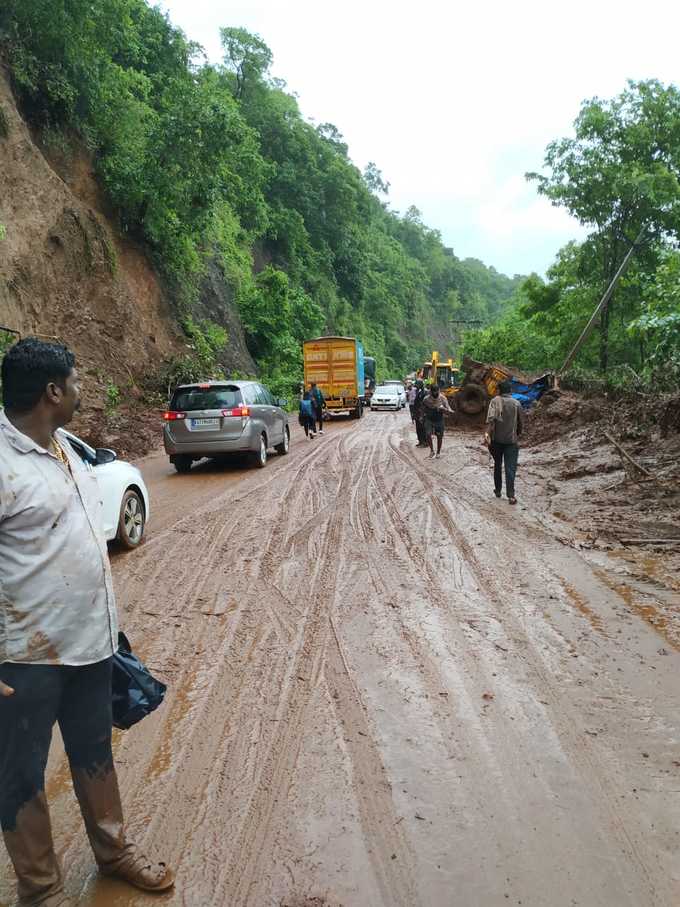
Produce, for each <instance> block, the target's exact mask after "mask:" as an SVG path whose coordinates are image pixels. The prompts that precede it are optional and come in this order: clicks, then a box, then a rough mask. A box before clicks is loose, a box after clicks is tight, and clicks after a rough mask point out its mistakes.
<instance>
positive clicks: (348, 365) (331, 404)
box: [302, 337, 365, 419]
mask: <svg viewBox="0 0 680 907" xmlns="http://www.w3.org/2000/svg"><path fill="white" fill-rule="evenodd" d="M302 356H303V363H304V375H305V387H309V385H310V384H311V382H312V381H314V382H316V384H317V386H318V387H319V388H320V389H321V391H322V393H323V395H324V397H325V399H326V406H327V408H328V412H329V413H332V414H337V413H342V412H346V413H349V415H350V418H352V419H360V418H361V416H362V415H363V411H364V395H365V374H364V348H363V346H362V344H361V341H360V340H357V339H356V337H315V338H313V339H312V340H305V342H304V343H303V344H302Z"/></svg>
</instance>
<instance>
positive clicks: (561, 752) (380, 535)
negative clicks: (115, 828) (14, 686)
mask: <svg viewBox="0 0 680 907" xmlns="http://www.w3.org/2000/svg"><path fill="white" fill-rule="evenodd" d="M414 440H415V439H414V435H413V433H412V431H411V427H410V423H409V422H408V417H407V416H405V415H404V414H399V415H388V414H383V413H367V414H366V416H365V417H364V418H363V419H362V420H361V421H360V422H358V423H357V422H349V423H343V424H340V423H338V424H333V425H331V426H330V427H329V428H328V430H327V431H326V432H325V434H324V436H323V437H317V439H316V440H315V441H313V442H308V441H306V440H305V439H304V438H303V437H301V436H300V434H298V432H297V426H296V431H295V435H294V439H293V444H292V445H291V453H290V455H289V456H286V457H280V456H278V457H277V456H273V457H272V459H271V460H270V462H269V465H268V467H267V468H266V469H265V470H254V469H248V468H243V467H242V466H227V467H219V466H216V465H213V464H202V465H199V466H197V467H195V468H194V469H193V470H192V472H191V474H189V475H187V476H179V475H176V474H175V473H174V471H173V470H172V468H171V467H170V466H169V465H168V463H167V461H166V459H165V457H163V456H161V455H157V456H153V457H150V458H147V459H146V460H144V461H142V463H141V466H142V469H143V471H144V473H145V476H146V478H147V481H148V483H149V486H150V492H151V499H152V507H153V513H152V520H151V523H150V525H149V529H148V536H147V539H146V542H145V543H144V545H143V546H142V547H141V548H140V549H139V550H137V551H135V552H132V553H116V554H114V556H113V559H112V560H113V569H114V579H115V582H116V589H117V593H118V599H119V610H120V616H121V625H122V626H123V628H124V629H125V630H126V632H127V633H128V635H129V636H130V638H131V640H132V642H133V645H134V646H135V648H136V650H137V651H138V652H139V654H140V655H141V656H142V657H143V658H144V659H145V660H146V661H147V663H148V664H149V666H150V667H151V668H152V670H153V671H154V672H155V673H157V674H158V676H159V677H161V678H162V679H164V680H165V681H166V682H167V683H168V685H169V690H168V695H167V698H166V701H165V703H164V704H163V706H162V707H161V708H160V709H159V710H158V711H157V712H156V713H154V714H153V715H152V716H151V717H149V718H147V719H146V720H145V721H143V722H142V723H141V724H139V725H137V726H136V727H135V728H133V729H132V730H130V731H128V732H125V733H120V732H116V738H115V754H116V760H117V765H118V770H119V777H120V781H121V787H122V790H123V795H124V800H125V805H126V810H127V814H128V818H129V826H130V831H131V833H132V835H133V836H134V837H135V838H136V839H137V840H139V841H140V842H141V843H143V844H144V846H145V847H146V848H147V849H148V850H149V851H150V852H152V853H153V854H155V855H156V856H158V857H160V858H161V859H166V860H167V861H169V862H171V863H172V864H174V865H175V866H176V867H177V887H176V889H175V891H174V892H173V893H171V894H170V895H168V896H162V897H160V898H159V897H152V896H148V895H144V894H142V893H138V892H135V891H134V890H132V889H130V888H128V887H127V886H125V885H123V884H122V883H118V882H115V881H111V880H102V879H99V877H98V876H97V874H96V872H95V870H94V866H93V860H92V856H91V853H90V851H89V849H88V846H87V843H86V839H85V834H84V831H83V829H82V825H81V822H80V818H79V814H78V811H77V807H76V805H75V801H74V798H73V793H72V790H71V786H70V779H69V775H68V771H67V769H66V767H65V763H64V759H63V752H62V750H61V746H60V744H59V743H57V744H56V745H55V746H54V747H53V753H52V757H51V760H50V771H49V785H48V793H49V796H50V798H51V802H52V817H53V826H54V829H55V840H56V843H57V848H58V851H59V853H60V855H61V857H62V858H63V860H64V863H65V867H66V885H67V890H68V891H69V892H70V893H71V894H72V895H73V896H74V897H75V898H76V899H77V903H79V904H83V905H88V907H146V905H151V904H164V905H187V907H211V905H215V907H246V905H248V907H415V905H418V907H421V905H422V907H454V905H456V907H494V905H506V904H522V905H525V907H571V905H582V907H605V905H606V907H647V905H650V907H652V905H669V907H670V905H677V904H679V903H680V834H679V832H680V708H679V706H680V681H679V679H678V678H679V676H680V671H679V669H680V651H679V650H680V633H678V626H679V620H678V616H679V615H680V596H679V594H678V589H677V587H676V588H673V585H672V584H671V585H669V584H667V583H665V582H662V581H661V580H659V579H655V578H654V577H653V576H652V575H651V573H650V575H649V576H647V577H645V578H643V579H644V582H643V581H642V580H640V581H639V582H638V583H637V585H636V583H635V581H634V580H633V579H631V578H630V577H629V576H628V573H627V572H626V571H627V569H628V568H627V566H626V564H625V563H623V561H622V560H621V559H618V558H616V557H614V556H611V555H606V554H603V553H598V554H597V555H593V554H589V553H587V552H580V551H578V550H575V549H574V548H572V547H570V546H569V545H568V544H565V538H564V531H562V532H561V533H557V532H556V531H555V529H554V526H553V525H552V524H551V523H550V522H549V521H548V520H547V519H546V518H545V515H544V514H543V513H542V512H541V506H540V501H541V495H540V488H538V487H537V486H536V485H535V482H536V479H535V478H531V479H530V480H529V479H526V480H525V482H524V483H522V474H521V465H520V484H519V489H518V493H519V494H520V495H521V498H522V502H524V503H521V505H520V506H519V507H517V508H512V507H510V506H509V505H508V504H507V502H506V501H505V500H500V501H497V500H496V499H495V498H494V496H493V493H492V486H491V476H490V472H489V465H488V462H487V459H486V458H485V456H484V455H483V452H482V450H481V448H480V447H479V445H478V444H477V439H476V438H472V437H471V436H469V435H447V436H446V439H445V450H444V456H443V457H442V459H441V460H439V461H432V462H427V461H426V460H425V459H424V456H423V452H422V451H420V450H416V448H415V447H414ZM532 483H533V484H532ZM645 596H646V597H645ZM655 603H656V604H655ZM645 607H648V608H651V609H652V610H651V611H650V612H645V610H644V608H645ZM659 609H662V610H659ZM658 614H662V615H663V620H660V619H659V620H657V619H655V615H657V616H658ZM2 859H3V862H2V863H0V870H1V874H2V879H3V882H2V883H1V884H0V903H3V904H6V903H9V902H11V900H10V895H11V891H12V884H13V883H12V882H11V874H10V872H9V869H8V867H7V864H6V862H4V859H5V858H4V855H3V857H2Z"/></svg>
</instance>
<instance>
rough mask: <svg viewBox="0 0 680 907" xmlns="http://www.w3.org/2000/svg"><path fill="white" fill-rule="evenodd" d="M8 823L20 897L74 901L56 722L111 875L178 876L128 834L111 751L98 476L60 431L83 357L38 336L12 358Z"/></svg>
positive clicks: (5, 542)
mask: <svg viewBox="0 0 680 907" xmlns="http://www.w3.org/2000/svg"><path fill="white" fill-rule="evenodd" d="M2 385H3V387H2V390H3V397H4V405H5V410H4V412H0V825H1V826H2V834H3V837H4V840H5V845H6V847H7V852H8V853H9V856H10V859H11V861H12V863H13V865H14V869H15V872H16V875H17V879H18V894H19V904H21V905H34V904H40V905H43V907H68V905H71V904H73V903H74V902H73V901H72V900H71V899H70V898H68V897H67V896H66V894H65V892H64V888H63V882H62V876H61V869H60V866H59V863H58V860H57V857H56V855H55V853H54V847H53V844H52V832H51V829H50V817H49V811H48V806H47V800H46V797H45V766H46V764H47V756H48V752H49V749H50V741H51V738H52V728H53V725H54V724H55V722H58V723H59V727H60V730H61V735H62V738H63V741H64V746H65V748H66V754H67V756H68V760H69V765H70V769H71V777H72V779H73V789H74V791H75V793H76V796H77V798H78V802H79V805H80V810H81V813H82V816H83V820H84V822H85V828H86V830H87V834H88V837H89V840H90V844H91V846H92V850H93V851H94V855H95V859H96V861H97V864H98V865H99V869H100V872H102V873H103V874H104V875H110V876H118V877H119V878H122V879H124V880H125V881H127V882H130V883H131V884H132V885H135V886H137V887H138V888H141V889H143V890H145V891H165V890H166V889H168V888H170V887H171V886H172V885H173V874H172V872H171V870H170V869H169V868H168V867H167V866H166V865H165V864H164V863H153V862H151V861H150V860H148V859H147V858H146V857H145V856H143V855H142V854H141V853H140V852H139V851H138V850H137V848H136V846H135V845H134V844H133V843H131V842H130V841H129V840H128V839H127V837H126V833H125V826H124V823H123V810H122V807H121V801H120V794H119V791H118V781H117V778H116V772H115V769H114V766H113V755H112V751H111V724H112V715H111V672H112V656H113V654H114V652H115V651H116V649H117V648H118V623H117V618H116V606H115V601H114V595H113V586H112V582H111V571H110V568H109V561H108V554H107V549H106V542H105V540H104V533H103V527H102V513H101V512H102V502H101V494H100V491H99V488H98V484H97V478H96V476H95V475H94V472H93V471H92V468H91V467H90V466H88V465H86V464H85V463H84V462H83V461H82V460H81V459H80V458H79V457H78V456H77V455H76V454H75V453H74V452H73V450H72V449H71V447H70V444H69V442H68V440H67V438H66V436H65V435H64V433H63V432H62V431H60V429H61V427H62V426H64V425H66V424H67V423H68V422H69V421H70V420H71V418H72V416H73V414H74V412H75V411H76V410H77V409H78V406H79V402H80V387H79V384H78V375H77V373H76V369H75V359H74V356H73V354H72V353H71V352H70V351H69V350H68V349H67V348H66V347H64V346H61V345H60V344H53V343H43V342H41V341H39V340H35V339H32V338H27V339H25V340H22V341H20V342H19V343H17V344H16V345H15V346H13V347H12V348H11V349H10V350H9V351H8V353H7V354H6V355H5V357H4V359H3V362H2Z"/></svg>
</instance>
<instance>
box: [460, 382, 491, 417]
mask: <svg viewBox="0 0 680 907" xmlns="http://www.w3.org/2000/svg"><path fill="white" fill-rule="evenodd" d="M455 401H456V408H457V409H458V410H459V412H461V413H465V415H467V416H477V415H479V413H481V412H483V411H484V408H485V407H486V406H487V405H488V403H489V395H488V394H487V392H486V390H485V388H483V387H482V386H481V385H480V384H466V385H464V386H463V387H461V389H460V390H459V391H458V393H457V394H456V396H455Z"/></svg>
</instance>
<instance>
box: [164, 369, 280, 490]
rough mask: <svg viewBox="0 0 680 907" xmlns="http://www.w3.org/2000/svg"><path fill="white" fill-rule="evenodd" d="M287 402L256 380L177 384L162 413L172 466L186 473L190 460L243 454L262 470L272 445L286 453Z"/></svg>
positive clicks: (165, 440) (189, 467)
mask: <svg viewBox="0 0 680 907" xmlns="http://www.w3.org/2000/svg"><path fill="white" fill-rule="evenodd" d="M287 402H288V401H286V400H278V399H276V398H275V397H273V396H272V394H271V393H270V392H269V391H268V390H267V388H266V387H263V386H262V385H261V384H258V383H257V382H256V381H205V382H201V383H197V384H180V385H179V386H178V387H176V388H175V391H174V393H173V395H172V399H171V401H170V405H169V408H168V410H167V411H166V412H165V413H163V418H164V420H165V426H164V430H163V443H164V444H165V451H166V453H168V454H169V455H170V462H171V463H173V464H174V466H175V469H176V470H177V472H189V470H190V469H191V464H192V462H193V461H194V460H200V459H202V458H203V457H221V456H224V455H225V454H231V453H242V452H244V451H246V452H248V453H249V454H250V455H251V457H252V459H253V462H254V464H255V465H256V466H260V467H262V466H266V465H267V450H268V449H269V448H270V447H273V448H274V450H276V452H277V453H280V454H287V453H288V449H289V446H290V428H289V425H288V414H287V413H286V411H285V407H286V406H287Z"/></svg>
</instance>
